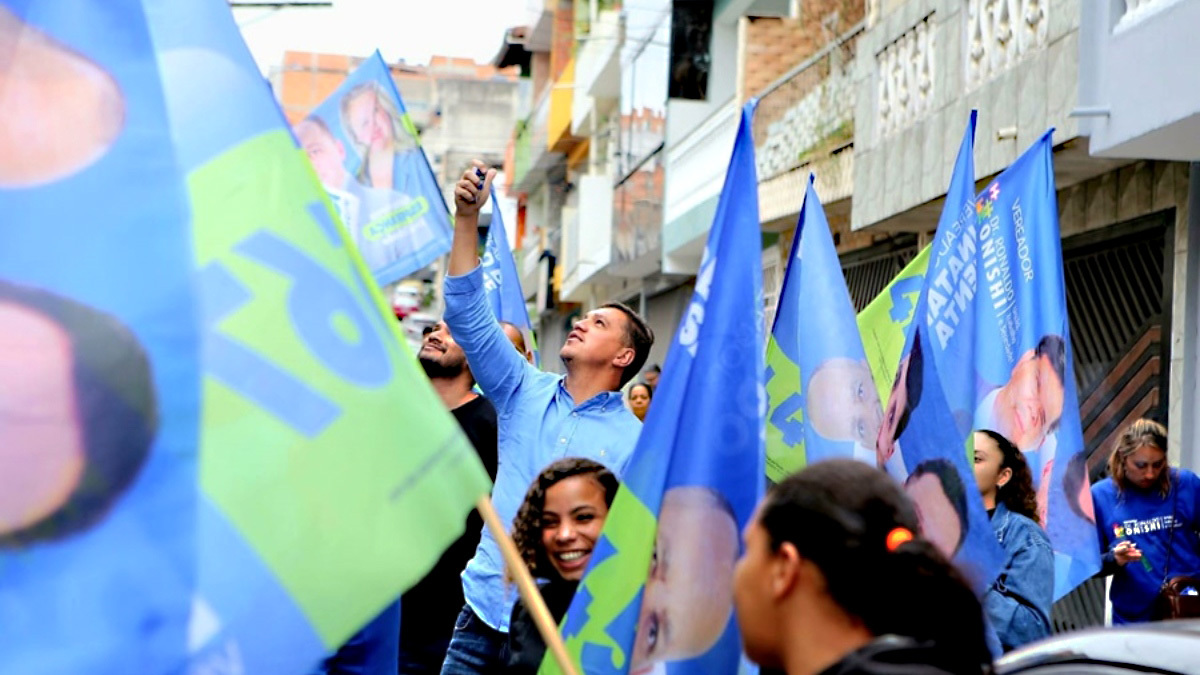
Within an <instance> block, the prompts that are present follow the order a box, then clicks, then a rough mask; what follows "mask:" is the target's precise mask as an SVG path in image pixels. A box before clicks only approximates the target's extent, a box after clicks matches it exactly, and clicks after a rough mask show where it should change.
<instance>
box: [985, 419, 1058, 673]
mask: <svg viewBox="0 0 1200 675" xmlns="http://www.w3.org/2000/svg"><path fill="white" fill-rule="evenodd" d="M975 481H976V482H977V483H978V484H979V493H980V495H981V496H982V497H983V504H984V506H986V507H987V510H988V516H989V517H990V518H991V520H992V529H994V530H995V531H996V540H997V541H999V542H1000V546H1001V548H1003V549H1004V567H1003V568H1002V569H1001V570H1000V576H999V577H997V579H996V582H995V583H994V584H992V587H991V588H990V589H989V590H988V592H987V595H986V596H985V597H984V601H983V605H984V609H985V610H986V611H987V616H988V620H989V621H990V622H991V624H992V627H993V628H994V629H995V630H996V634H997V636H998V637H999V638H1000V644H1001V645H1002V646H1003V647H1004V651H1006V652H1007V651H1011V650H1013V649H1016V648H1017V647H1020V646H1022V645H1025V644H1028V643H1030V642H1034V641H1036V640H1040V639H1042V638H1044V637H1047V636H1049V635H1050V605H1051V604H1052V603H1053V602H1054V552H1053V550H1052V549H1051V548H1050V538H1049V537H1047V536H1046V533H1045V532H1044V531H1043V530H1042V528H1041V526H1039V525H1038V515H1037V493H1036V492H1034V489H1033V476H1032V474H1031V473H1030V471H1029V466H1028V465H1027V464H1026V463H1025V457H1024V456H1023V455H1022V454H1021V451H1020V450H1018V449H1017V446H1015V445H1013V443H1012V442H1011V441H1009V440H1008V439H1007V438H1005V437H1003V436H1001V435H1000V434H998V433H996V432H994V431H991V430H988V429H983V430H980V431H976V432H975Z"/></svg>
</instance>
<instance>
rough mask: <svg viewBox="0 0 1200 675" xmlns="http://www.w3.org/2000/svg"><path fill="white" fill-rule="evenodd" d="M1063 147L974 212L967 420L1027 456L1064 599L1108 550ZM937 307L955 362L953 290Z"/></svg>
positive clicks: (988, 193)
mask: <svg viewBox="0 0 1200 675" xmlns="http://www.w3.org/2000/svg"><path fill="white" fill-rule="evenodd" d="M1052 135H1053V130H1050V131H1047V132H1046V133H1045V134H1044V135H1043V136H1042V138H1041V139H1039V140H1038V141H1037V142H1036V143H1034V144H1033V146H1032V147H1031V148H1030V149H1029V150H1027V151H1026V152H1025V154H1023V155H1021V157H1019V158H1018V159H1017V161H1016V162H1014V163H1013V165H1012V166H1010V167H1009V168H1008V169H1006V170H1005V171H1004V172H1003V173H1001V174H1000V175H999V176H997V177H996V179H995V180H993V181H992V182H991V183H990V184H988V186H987V187H986V188H984V190H983V192H981V193H980V194H979V196H978V198H977V199H976V200H975V204H974V212H975V228H976V229H975V232H974V233H969V232H967V233H964V236H963V238H964V240H966V239H967V238H968V237H969V238H973V239H975V240H977V242H978V243H977V249H978V251H977V253H976V256H975V262H974V263H973V264H974V265H977V270H976V272H975V274H976V276H977V278H978V289H977V291H976V294H975V298H974V303H973V304H972V306H971V307H973V310H974V312H975V317H974V318H975V326H976V332H975V347H974V349H975V358H974V361H973V362H974V364H975V372H974V373H972V374H971V375H972V376H973V380H972V383H973V384H975V387H976V389H975V391H974V397H973V398H971V399H968V400H969V401H970V404H971V408H970V409H968V410H966V411H964V413H963V414H965V415H967V416H971V417H973V419H974V428H976V429H991V430H994V431H997V432H999V433H1000V434H1001V435H1003V436H1005V437H1006V438H1008V439H1009V440H1011V441H1012V442H1013V443H1014V444H1016V446H1017V447H1018V448H1020V449H1021V451H1022V452H1023V454H1024V456H1025V460H1026V462H1027V463H1028V464H1029V469H1030V471H1031V472H1032V473H1033V481H1034V486H1035V487H1036V488H1037V496H1038V515H1039V520H1040V521H1041V523H1042V526H1043V527H1044V528H1045V529H1046V532H1047V534H1049V535H1050V542H1051V544H1052V545H1053V547H1054V553H1055V579H1054V581H1055V583H1054V596H1055V598H1059V597H1062V596H1063V595H1065V594H1067V593H1068V592H1070V591H1071V589H1073V588H1075V587H1076V586H1078V585H1079V584H1080V583H1082V582H1083V581H1085V580H1087V579H1088V578H1089V577H1091V576H1092V575H1093V574H1095V573H1096V572H1097V571H1098V570H1099V569H1100V546H1099V542H1098V541H1097V535H1096V527H1095V524H1094V520H1095V515H1094V513H1093V511H1092V499H1091V491H1090V490H1089V489H1088V479H1087V468H1086V466H1085V463H1084V462H1083V461H1082V460H1083V455H1082V453H1083V452H1084V445H1083V429H1082V426H1081V422H1080V419H1079V399H1078V392H1077V391H1076V385H1075V368H1074V358H1073V355H1072V349H1071V337H1070V327H1069V323H1068V321H1067V302H1066V286H1065V282H1064V279H1063V264H1062V243H1061V239H1060V234H1059V229H1058V206H1057V202H1056V199H1055V189H1054V168H1053V165H1052V160H1051V152H1052V149H1051V138H1052ZM929 298H930V305H929V307H930V311H929V316H928V321H929V323H928V324H927V325H929V326H930V327H931V328H932V332H933V334H934V335H935V336H936V338H935V339H936V340H937V344H938V346H939V347H940V346H941V345H945V346H946V351H947V352H949V351H950V349H951V348H953V347H954V346H955V345H956V343H958V342H960V341H962V340H964V339H968V337H969V334H968V335H966V336H964V335H961V334H960V333H959V332H958V331H956V330H955V321H954V314H955V306H954V303H955V298H954V292H953V286H951V289H949V290H948V289H947V288H946V286H945V285H943V284H938V283H935V284H934V285H932V286H931V288H930V291H929ZM968 320H969V317H968ZM957 402H958V401H955V403H957Z"/></svg>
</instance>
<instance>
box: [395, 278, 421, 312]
mask: <svg viewBox="0 0 1200 675" xmlns="http://www.w3.org/2000/svg"><path fill="white" fill-rule="evenodd" d="M420 310H421V289H420V288H417V287H413V286H408V285H404V284H401V285H399V286H397V287H396V290H394V291H392V311H393V312H395V313H396V318H397V319H401V320H403V319H404V317H406V316H408V315H410V314H414V313H416V312H418V311H420Z"/></svg>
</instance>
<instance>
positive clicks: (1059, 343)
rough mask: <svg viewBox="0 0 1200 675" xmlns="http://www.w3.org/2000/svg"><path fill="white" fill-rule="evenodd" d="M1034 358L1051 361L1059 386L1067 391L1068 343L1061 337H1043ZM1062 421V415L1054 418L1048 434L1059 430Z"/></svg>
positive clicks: (1047, 426) (1047, 429)
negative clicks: (1044, 358)
mask: <svg viewBox="0 0 1200 675" xmlns="http://www.w3.org/2000/svg"><path fill="white" fill-rule="evenodd" d="M1033 355H1034V357H1035V358H1036V357H1041V356H1044V357H1046V358H1047V359H1049V360H1050V365H1052V366H1054V374H1055V375H1057V376H1058V384H1059V386H1061V387H1063V388H1064V389H1066V386H1067V341H1066V340H1064V339H1062V337H1061V336H1059V335H1045V336H1042V339H1041V341H1040V342H1038V345H1037V347H1036V348H1034V350H1033ZM1061 420H1062V413H1059V416H1058V417H1056V418H1054V421H1052V422H1050V424H1048V425H1046V433H1047V434H1052V433H1054V432H1055V431H1057V430H1058V423H1059V422H1060V421H1061Z"/></svg>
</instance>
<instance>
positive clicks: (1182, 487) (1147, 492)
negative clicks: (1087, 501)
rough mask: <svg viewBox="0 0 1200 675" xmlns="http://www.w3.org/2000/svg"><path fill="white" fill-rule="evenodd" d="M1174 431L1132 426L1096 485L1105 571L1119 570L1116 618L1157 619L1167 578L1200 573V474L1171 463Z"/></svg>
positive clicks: (1115, 572)
mask: <svg viewBox="0 0 1200 675" xmlns="http://www.w3.org/2000/svg"><path fill="white" fill-rule="evenodd" d="M1166 447H1167V429H1166V427H1164V426H1163V425H1161V424H1159V423H1157V422H1154V421H1151V420H1146V419H1141V420H1137V421H1136V422H1134V423H1133V424H1130V425H1129V427H1128V428H1127V429H1125V431H1124V432H1123V433H1122V434H1121V436H1120V438H1118V439H1117V445H1116V448H1114V449H1113V453H1112V456H1111V457H1109V460H1108V472H1109V478H1106V479H1104V480H1102V481H1100V482H1099V483H1096V484H1095V485H1094V486H1092V501H1093V502H1094V504H1095V508H1096V529H1097V530H1098V531H1099V535H1100V546H1101V551H1102V552H1103V554H1104V569H1103V570H1102V572H1103V573H1104V574H1112V575H1114V576H1113V583H1112V591H1111V593H1110V595H1109V597H1110V599H1111V600H1112V606H1113V623H1114V624H1119V623H1136V622H1141V621H1151V620H1153V619H1154V616H1153V614H1154V605H1155V599H1156V598H1157V596H1158V591H1159V589H1160V588H1161V587H1162V584H1163V581H1165V580H1166V579H1168V578H1171V577H1175V576H1184V575H1186V576H1196V575H1200V535H1198V534H1197V524H1198V523H1200V520H1198V515H1200V478H1197V477H1196V474H1194V473H1192V472H1191V471H1188V470H1187V469H1172V468H1170V467H1169V466H1168V465H1167V452H1166Z"/></svg>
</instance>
